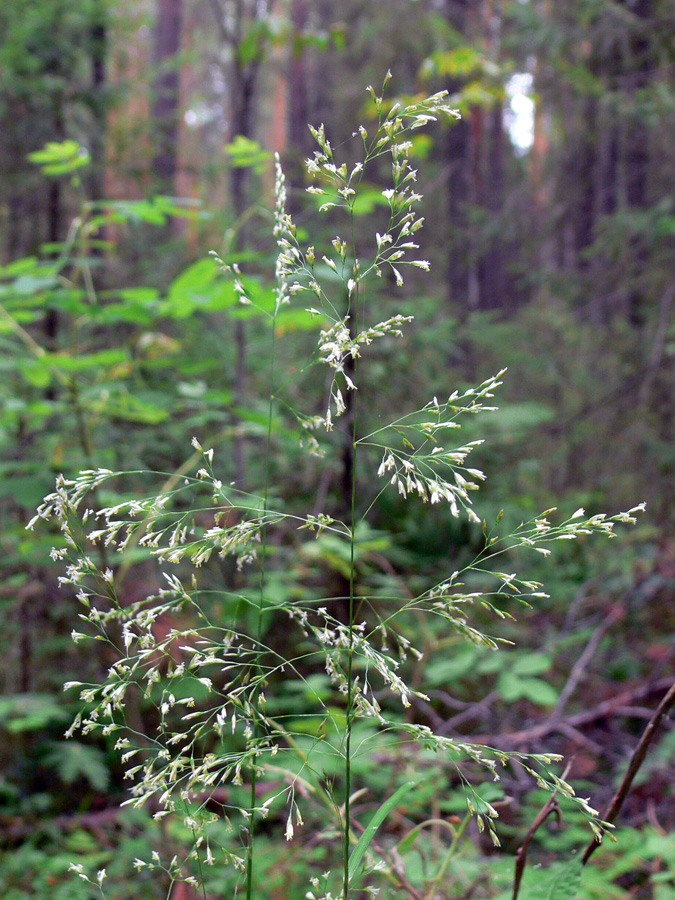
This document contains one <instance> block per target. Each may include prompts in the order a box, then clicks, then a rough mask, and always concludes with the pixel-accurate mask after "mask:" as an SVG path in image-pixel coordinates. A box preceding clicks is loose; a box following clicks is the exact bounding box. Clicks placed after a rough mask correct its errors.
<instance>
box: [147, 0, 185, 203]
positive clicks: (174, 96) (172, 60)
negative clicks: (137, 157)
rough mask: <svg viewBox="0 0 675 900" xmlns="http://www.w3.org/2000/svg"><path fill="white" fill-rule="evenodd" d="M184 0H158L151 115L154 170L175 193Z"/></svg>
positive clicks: (163, 188) (159, 181)
mask: <svg viewBox="0 0 675 900" xmlns="http://www.w3.org/2000/svg"><path fill="white" fill-rule="evenodd" d="M182 12H183V10H182V0H158V5H157V21H156V24H155V35H154V40H155V47H154V52H155V64H156V66H157V75H156V78H155V83H154V100H153V104H152V116H153V119H154V120H155V128H156V134H157V138H156V145H157V151H156V153H155V157H154V160H153V172H154V176H155V180H156V183H157V187H158V188H159V190H160V191H162V192H163V193H169V194H172V193H175V184H176V175H177V172H178V117H179V114H180V82H179V71H178V66H177V64H176V54H177V53H178V52H179V50H180V37H181V25H182Z"/></svg>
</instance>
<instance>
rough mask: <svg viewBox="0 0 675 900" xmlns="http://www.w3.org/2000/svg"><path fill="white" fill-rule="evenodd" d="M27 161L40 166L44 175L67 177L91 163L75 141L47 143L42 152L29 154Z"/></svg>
mask: <svg viewBox="0 0 675 900" xmlns="http://www.w3.org/2000/svg"><path fill="white" fill-rule="evenodd" d="M28 159H29V160H30V161H31V162H33V163H36V165H38V166H40V168H41V169H42V172H43V174H44V175H68V174H69V173H70V172H75V171H76V170H77V169H81V168H82V167H83V166H88V165H89V163H90V162H91V156H90V155H89V152H88V150H86V148H85V147H81V146H80V145H79V144H78V143H77V141H60V142H58V141H48V142H47V143H46V144H45V145H44V147H43V148H42V150H36V151H35V152H34V153H29V154H28Z"/></svg>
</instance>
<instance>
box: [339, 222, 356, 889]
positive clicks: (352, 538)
mask: <svg viewBox="0 0 675 900" xmlns="http://www.w3.org/2000/svg"><path fill="white" fill-rule="evenodd" d="M352 248H353V249H354V251H355V250H356V247H355V243H354V215H353V212H352ZM354 264H355V266H356V252H354ZM354 330H355V333H356V334H358V330H359V285H358V283H357V285H356V288H355V298H354ZM354 385H355V386H356V387H358V356H355V357H354ZM356 427H357V390H356V389H355V390H353V391H352V435H351V440H352V450H351V466H352V471H351V489H352V491H351V498H350V508H351V510H350V535H349V649H348V651H347V721H346V734H345V821H344V880H343V888H342V893H343V900H349V835H350V828H349V823H350V821H351V818H350V812H351V810H350V795H351V790H352V785H351V780H352V779H351V744H352V726H353V723H354V688H353V664H354V588H355V578H356V560H355V555H356V454H357V440H356V435H357V430H356Z"/></svg>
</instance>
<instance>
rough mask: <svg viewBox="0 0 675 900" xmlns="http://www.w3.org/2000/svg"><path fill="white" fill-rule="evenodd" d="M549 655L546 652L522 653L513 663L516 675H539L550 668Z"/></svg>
mask: <svg viewBox="0 0 675 900" xmlns="http://www.w3.org/2000/svg"><path fill="white" fill-rule="evenodd" d="M551 663H552V660H551V657H550V656H549V655H548V654H546V653H523V654H521V655H520V656H519V657H518V658H517V659H516V661H515V662H514V664H513V671H514V672H516V673H517V674H518V675H541V673H542V672H548V670H549V669H550V668H551Z"/></svg>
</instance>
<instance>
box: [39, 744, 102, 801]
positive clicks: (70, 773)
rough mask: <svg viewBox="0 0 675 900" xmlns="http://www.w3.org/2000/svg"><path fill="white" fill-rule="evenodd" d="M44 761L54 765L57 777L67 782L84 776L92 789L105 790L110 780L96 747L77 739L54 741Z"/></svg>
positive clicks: (69, 782) (99, 751) (70, 782)
mask: <svg viewBox="0 0 675 900" xmlns="http://www.w3.org/2000/svg"><path fill="white" fill-rule="evenodd" d="M46 761H47V762H48V763H49V764H50V765H52V766H54V768H55V769H56V771H57V772H58V774H59V778H61V780H62V781H65V782H66V783H67V784H72V783H73V782H74V781H77V779H78V778H86V779H87V781H88V782H89V784H90V785H91V786H92V787H93V788H94V790H96V791H105V790H106V789H107V787H108V784H109V782H110V772H109V771H108V767H107V766H106V764H105V760H104V755H103V752H102V751H101V750H99V748H98V747H90V746H88V745H87V744H82V743H80V742H79V741H55V742H54V744H53V746H52V748H51V749H50V751H49V752H48V753H47V756H46Z"/></svg>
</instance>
